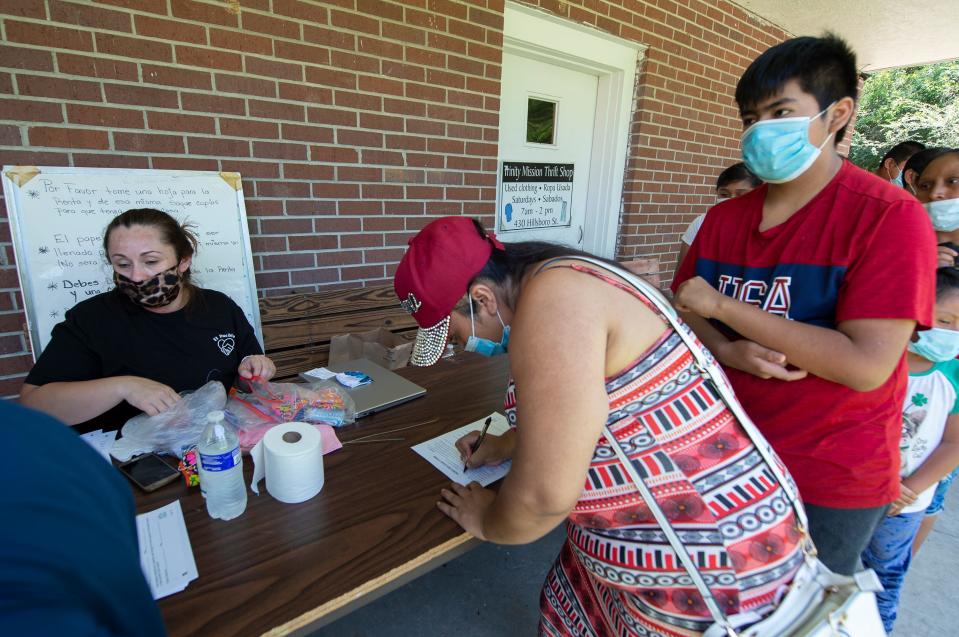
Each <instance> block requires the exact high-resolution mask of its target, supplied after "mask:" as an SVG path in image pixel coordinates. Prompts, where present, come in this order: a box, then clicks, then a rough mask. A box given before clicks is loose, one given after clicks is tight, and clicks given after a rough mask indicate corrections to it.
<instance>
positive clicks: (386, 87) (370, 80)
mask: <svg viewBox="0 0 959 637" xmlns="http://www.w3.org/2000/svg"><path fill="white" fill-rule="evenodd" d="M359 89H360V90H361V91H366V92H368V93H377V94H379V93H382V94H386V95H396V96H402V95H403V83H402V82H398V81H396V80H391V79H388V78H385V77H378V76H368V75H361V76H360V82H359Z"/></svg>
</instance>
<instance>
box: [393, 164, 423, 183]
mask: <svg viewBox="0 0 959 637" xmlns="http://www.w3.org/2000/svg"><path fill="white" fill-rule="evenodd" d="M383 181H385V182H387V183H396V184H421V183H423V182H424V181H426V173H425V172H424V171H422V170H411V169H409V168H387V169H386V170H384V171H383Z"/></svg>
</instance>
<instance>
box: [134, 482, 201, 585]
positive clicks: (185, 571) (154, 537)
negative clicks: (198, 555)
mask: <svg viewBox="0 0 959 637" xmlns="http://www.w3.org/2000/svg"><path fill="white" fill-rule="evenodd" d="M137 536H138V537H139V539H140V566H141V567H142V568H143V574H144V575H145V576H146V580H147V584H149V585H150V592H151V593H153V599H160V598H162V597H166V596H167V595H172V594H173V593H179V592H180V591H182V590H183V589H184V588H186V587H187V584H189V583H190V582H192V581H193V580H195V579H196V578H197V572H196V562H195V561H194V560H193V549H192V548H191V547H190V537H189V536H188V535H187V532H186V523H185V522H184V521H183V509H181V508H180V501H179V500H176V501H175V502H171V503H170V504H168V505H166V506H165V507H161V508H159V509H156V510H154V511H150V512H149V513H142V514H140V515H138V516H137Z"/></svg>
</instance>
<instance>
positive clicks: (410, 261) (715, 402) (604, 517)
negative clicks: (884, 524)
mask: <svg viewBox="0 0 959 637" xmlns="http://www.w3.org/2000/svg"><path fill="white" fill-rule="evenodd" d="M585 256H587V255H584V254H583V253H580V252H576V251H573V250H571V249H569V248H565V247H563V246H558V245H554V244H548V243H542V242H521V243H510V244H506V245H504V244H502V243H500V242H499V241H498V240H497V239H496V237H495V236H494V235H492V234H491V233H488V232H486V231H485V230H484V229H483V227H482V226H481V225H480V224H479V223H478V222H475V221H473V220H472V219H469V218H465V217H445V218H442V219H438V220H436V221H434V222H432V223H430V224H429V225H427V226H426V227H425V228H423V230H421V231H420V232H419V234H417V235H416V236H415V237H414V238H413V239H412V240H411V241H410V245H409V249H408V251H407V253H406V255H405V256H404V257H403V259H402V261H401V262H400V265H399V267H398V269H397V272H396V275H395V280H394V287H395V290H396V293H397V296H398V297H399V299H400V302H401V304H402V306H403V307H404V308H405V309H406V311H407V312H409V313H410V314H411V315H412V316H413V317H414V319H415V320H416V321H417V323H418V324H419V325H420V328H421V329H420V332H419V334H418V335H417V339H416V343H415V345H414V351H413V356H412V360H413V363H414V364H415V365H431V364H433V363H435V362H436V361H437V360H438V359H439V358H440V356H441V355H442V353H443V351H444V349H445V347H446V344H447V341H448V339H449V337H450V331H451V323H453V324H454V328H453V329H454V331H455V329H456V328H455V324H456V322H457V321H458V318H457V317H455V316H454V317H452V318H451V315H452V314H454V313H455V312H456V308H457V306H458V305H460V304H462V303H463V299H464V297H466V298H467V303H469V304H470V307H471V308H472V309H473V311H474V314H476V313H478V314H479V315H480V316H481V319H480V323H481V324H483V325H485V326H486V332H485V336H484V335H482V334H481V335H480V337H476V336H475V328H474V330H473V332H474V334H472V336H473V337H474V338H478V339H480V340H489V341H493V342H495V341H496V340H499V342H500V343H501V344H503V345H505V344H506V341H507V337H506V334H507V333H508V347H509V357H510V371H511V374H512V377H513V381H515V385H514V384H513V383H512V382H511V383H510V389H509V391H508V393H507V411H508V412H514V408H515V413H514V415H515V419H511V422H514V424H515V423H516V422H518V426H517V427H516V429H515V431H514V432H512V433H510V434H507V436H504V437H502V438H499V439H497V438H495V437H492V436H488V437H487V438H486V441H485V442H484V443H483V445H482V446H481V447H480V450H479V451H477V453H476V455H475V456H473V457H469V454H468V444H463V443H464V441H463V440H461V441H460V443H459V444H458V445H457V446H458V447H459V448H460V449H461V451H463V452H464V456H466V460H467V461H468V462H469V464H470V465H471V466H478V465H480V464H483V463H484V462H493V461H500V460H503V459H506V458H511V459H512V460H513V465H512V467H511V469H510V472H509V474H508V475H507V477H506V478H505V480H504V482H503V484H502V487H501V488H500V490H499V492H498V493H495V492H493V491H491V490H488V489H484V488H482V487H480V486H479V485H478V484H476V483H475V482H474V483H472V484H470V485H469V486H467V487H462V486H459V485H456V484H454V485H451V487H450V488H449V489H444V490H442V492H441V500H440V502H438V503H437V506H438V507H439V509H440V510H441V511H442V512H443V513H445V514H446V515H448V516H450V517H451V518H452V519H453V520H455V521H456V522H457V523H458V524H460V525H461V526H462V527H463V528H464V529H466V530H467V531H469V532H470V533H472V534H473V535H475V536H476V537H478V538H480V539H483V540H488V541H491V542H497V543H502V544H523V543H527V542H532V541H534V540H536V539H538V538H540V537H542V536H543V535H545V534H546V533H548V532H549V531H550V530H552V529H553V528H554V527H555V526H556V525H558V524H559V523H560V522H562V521H563V520H564V519H565V520H567V521H568V525H567V528H568V539H567V541H566V544H565V545H564V547H563V549H562V551H561V553H560V555H559V557H558V558H557V560H556V562H555V564H554V566H553V568H552V569H551V571H550V573H549V574H548V575H547V579H546V582H545V584H544V587H543V593H542V596H541V599H540V608H541V623H540V632H541V634H548V635H569V634H575V635H584V634H597V635H614V634H615V635H649V634H654V633H655V634H664V635H695V634H698V633H700V632H702V631H704V630H705V629H706V628H707V627H708V626H709V625H711V624H712V623H713V621H712V619H711V615H710V614H709V612H707V605H712V606H711V607H713V608H714V607H715V605H716V604H717V603H718V604H719V605H720V606H721V608H722V611H723V612H724V613H725V614H726V615H735V614H737V613H745V612H749V613H754V617H755V618H758V617H761V616H763V615H765V614H767V613H768V612H769V611H771V609H772V604H773V602H774V597H775V594H776V591H777V589H779V587H780V586H782V585H785V584H788V583H789V582H790V581H792V578H793V576H794V575H795V573H796V571H797V570H798V569H799V567H800V565H801V563H802V561H803V553H802V549H801V536H800V534H799V533H798V532H797V531H796V517H795V513H794V511H793V509H792V508H791V507H790V505H789V502H790V500H789V498H788V497H786V496H787V494H786V493H785V489H784V488H783V487H782V486H781V484H780V483H779V482H777V481H775V480H770V479H769V476H770V475H773V474H774V472H771V471H770V470H769V465H768V463H767V461H766V460H764V458H767V457H768V456H767V455H764V454H763V453H757V448H756V446H755V445H754V444H753V442H752V440H751V439H750V437H749V435H748V434H747V433H746V432H745V430H744V429H743V427H742V426H741V425H740V422H739V421H738V420H737V419H736V418H735V416H734V415H733V414H732V412H731V411H730V410H729V409H728V408H727V405H726V403H725V402H724V401H723V399H722V398H721V397H720V395H719V394H718V393H717V392H716V390H715V388H714V387H713V386H712V385H710V384H709V383H708V382H707V381H706V380H704V378H703V376H702V374H701V373H700V372H699V368H698V367H697V363H696V362H695V360H694V357H693V354H692V351H691V350H690V348H689V347H687V346H686V344H685V342H684V340H683V338H681V336H680V334H679V333H678V332H677V331H676V330H675V329H674V328H673V327H671V326H670V323H669V322H668V321H667V320H666V317H665V315H664V314H662V313H661V310H660V309H658V308H657V306H656V304H655V303H654V302H653V301H652V300H651V298H650V297H649V296H647V294H646V293H644V292H642V291H640V290H639V289H638V288H635V287H633V286H632V285H629V284H628V283H627V282H626V280H625V279H623V278H621V277H620V276H619V275H618V274H616V273H615V272H610V271H607V270H606V269H605V268H603V267H600V266H597V265H596V264H594V263H588V262H586V261H584V260H583V259H582V258H583V257H585ZM611 265H612V264H611ZM651 294H653V295H657V293H656V292H651ZM659 301H662V299H661V297H660V298H659ZM494 321H495V322H494ZM499 325H501V326H502V327H496V326H499ZM685 334H687V335H688V334H689V332H688V331H686V332H685ZM690 342H692V341H690ZM610 437H612V438H613V439H614V440H610ZM481 453H482V454H484V456H483V457H480V454H481ZM620 458H623V459H625V460H628V463H629V465H631V466H629V467H628V468H627V465H625V464H623V462H621V460H620ZM637 471H638V472H639V474H640V475H641V476H642V480H641V482H646V483H647V484H648V485H649V486H650V487H651V489H652V491H651V495H650V497H652V498H653V499H654V500H655V505H658V509H659V510H660V511H661V512H664V514H665V517H666V518H667V519H668V520H669V524H670V525H671V527H672V529H673V530H674V531H675V534H676V535H678V537H680V538H682V541H683V543H684V545H685V549H686V551H687V552H688V554H689V555H690V556H691V557H692V559H693V560H694V561H695V563H696V564H697V565H698V567H699V570H700V572H701V573H702V574H703V577H704V578H705V580H706V581H708V582H709V583H710V586H709V588H710V592H711V598H710V599H709V600H704V598H703V596H702V595H700V593H699V592H698V591H697V589H696V587H695V586H693V585H692V584H691V583H690V581H689V577H688V575H687V572H686V571H685V570H684V568H683V566H682V565H681V564H679V563H678V561H677V558H676V555H675V553H674V552H673V551H672V550H671V549H670V545H669V544H668V543H667V541H666V540H665V539H664V537H663V536H664V534H663V532H662V531H661V529H660V527H659V526H658V524H657V523H656V521H655V520H654V519H653V515H652V514H651V510H650V506H649V503H648V502H647V501H646V499H645V498H644V497H643V495H641V493H642V491H641V489H640V488H639V486H637V484H636V481H635V480H634V479H632V478H631V476H634V477H635V476H636V475H637V474H636V472H637ZM776 471H779V468H778V467H777V468H776ZM775 475H781V474H778V473H776V474H775ZM747 518H748V519H747Z"/></svg>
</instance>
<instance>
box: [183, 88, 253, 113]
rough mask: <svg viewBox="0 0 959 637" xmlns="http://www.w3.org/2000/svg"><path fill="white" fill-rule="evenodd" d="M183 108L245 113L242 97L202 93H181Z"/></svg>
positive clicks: (201, 111) (202, 111)
mask: <svg viewBox="0 0 959 637" xmlns="http://www.w3.org/2000/svg"><path fill="white" fill-rule="evenodd" d="M181 98H182V100H183V110H185V111H198V112H200V113H226V114H228V115H246V106H245V104H244V103H243V100H242V99H239V98H236V97H221V96H219V95H206V94H204V93H183V94H182V95H181Z"/></svg>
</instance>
